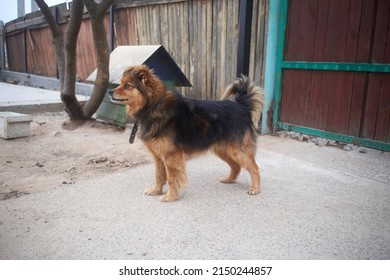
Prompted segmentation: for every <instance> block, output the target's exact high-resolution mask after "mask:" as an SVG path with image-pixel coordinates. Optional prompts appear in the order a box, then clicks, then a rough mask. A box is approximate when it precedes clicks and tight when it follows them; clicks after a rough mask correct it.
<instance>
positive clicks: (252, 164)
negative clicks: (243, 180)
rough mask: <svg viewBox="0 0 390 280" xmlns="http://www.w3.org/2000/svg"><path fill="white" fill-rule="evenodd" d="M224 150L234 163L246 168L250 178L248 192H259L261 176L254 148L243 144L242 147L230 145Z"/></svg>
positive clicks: (252, 193) (253, 193)
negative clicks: (250, 182)
mask: <svg viewBox="0 0 390 280" xmlns="http://www.w3.org/2000/svg"><path fill="white" fill-rule="evenodd" d="M226 151H227V153H228V155H229V156H230V157H231V158H232V159H233V160H234V161H235V162H236V163H238V164H239V165H240V166H241V167H243V168H245V169H246V170H248V172H249V174H250V176H251V179H252V184H251V186H250V188H249V190H248V193H249V194H251V195H255V194H258V193H259V192H260V179H261V178H260V171H259V167H258V166H257V164H256V161H255V150H254V149H251V148H250V147H249V146H244V149H243V148H242V147H236V146H231V147H229V148H228V149H226Z"/></svg>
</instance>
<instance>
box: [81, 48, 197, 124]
mask: <svg viewBox="0 0 390 280" xmlns="http://www.w3.org/2000/svg"><path fill="white" fill-rule="evenodd" d="M142 64H146V65H147V66H148V67H149V68H152V69H153V70H154V73H155V74H156V75H157V76H158V77H159V78H160V79H161V80H162V81H163V83H164V85H165V86H166V87H168V88H169V87H191V86H192V85H191V83H190V82H189V81H188V79H187V77H186V76H185V75H184V73H183V72H182V71H181V70H180V68H179V66H178V65H177V64H176V63H175V61H174V60H173V58H172V57H171V56H170V55H169V53H168V52H167V51H166V49H165V48H164V47H163V46H161V45H147V46H118V47H117V48H116V49H115V50H114V51H113V52H112V53H111V54H110V79H109V86H108V90H110V89H113V88H116V87H117V86H118V85H119V84H120V79H121V77H122V74H123V71H124V70H125V69H126V68H127V67H129V66H139V65H142ZM96 73H97V70H95V71H94V72H93V73H92V74H91V75H90V76H89V77H88V79H87V81H90V82H93V81H95V78H96ZM96 117H97V119H101V120H103V121H107V122H110V123H113V124H115V125H118V126H122V127H125V125H126V122H127V116H126V110H125V106H123V105H118V104H113V103H112V102H111V101H110V97H109V96H108V91H107V93H106V95H105V97H104V99H103V102H102V104H101V105H100V107H99V109H98V110H97V112H96Z"/></svg>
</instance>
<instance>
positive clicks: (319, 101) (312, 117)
mask: <svg viewBox="0 0 390 280" xmlns="http://www.w3.org/2000/svg"><path fill="white" fill-rule="evenodd" d="M332 81H333V72H332V73H325V72H323V71H313V74H312V79H311V98H310V104H309V116H308V126H309V127H313V128H317V129H321V130H326V128H327V122H328V106H329V98H330V93H331V91H332V89H331V88H332Z"/></svg>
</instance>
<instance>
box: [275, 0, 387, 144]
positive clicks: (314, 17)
mask: <svg viewBox="0 0 390 280" xmlns="http://www.w3.org/2000/svg"><path fill="white" fill-rule="evenodd" d="M286 4H287V3H286ZM286 7H287V5H286ZM285 12H286V16H287V25H286V37H285V44H284V56H283V59H282V61H281V68H282V69H281V71H282V78H281V98H279V101H280V103H279V104H278V105H279V106H280V107H279V108H280V115H279V116H278V117H277V125H278V126H279V127H282V128H289V127H305V128H310V129H312V131H317V132H318V131H320V132H329V133H330V134H329V135H331V136H332V135H335V134H341V135H345V136H348V137H347V139H349V140H352V141H355V140H356V139H358V138H360V139H366V140H367V139H368V140H372V141H373V142H372V143H374V142H377V141H379V142H385V143H386V142H387V143H389V142H390V74H389V73H390V65H389V63H390V1H388V0H376V1H372V0H290V1H288V10H286V11H285ZM298 130H299V129H298ZM373 146H375V145H373ZM382 146H383V145H382ZM385 146H387V147H388V145H387V144H385Z"/></svg>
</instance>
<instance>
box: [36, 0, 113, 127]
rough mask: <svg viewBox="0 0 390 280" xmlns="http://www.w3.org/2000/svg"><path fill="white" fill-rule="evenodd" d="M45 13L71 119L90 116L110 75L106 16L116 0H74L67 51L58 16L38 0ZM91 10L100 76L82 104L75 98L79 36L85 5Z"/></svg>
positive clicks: (66, 42) (62, 94) (67, 37)
mask: <svg viewBox="0 0 390 280" xmlns="http://www.w3.org/2000/svg"><path fill="white" fill-rule="evenodd" d="M35 2H36V3H37V4H38V6H39V8H40V9H41V11H42V13H43V15H44V16H45V18H46V20H47V22H48V24H49V26H50V29H51V32H52V35H53V43H54V48H55V53H56V62H57V67H58V73H59V78H60V84H61V100H62V102H63V103H64V105H65V110H66V112H67V113H68V115H69V117H70V119H71V120H84V119H90V118H91V117H92V115H93V114H94V113H95V112H96V110H97V109H98V108H99V106H100V104H101V102H102V100H103V98H104V95H105V93H106V89H107V86H108V79H109V59H110V52H109V47H108V43H107V37H106V30H105V28H104V24H103V19H104V15H105V13H106V12H107V9H108V8H109V7H110V6H111V5H112V3H113V2H114V0H102V1H101V2H100V3H99V4H97V3H96V2H95V0H84V2H83V0H74V1H73V5H72V11H71V17H70V21H69V26H68V31H67V34H66V41H65V51H64V36H63V33H62V31H61V29H60V28H59V26H58V24H57V22H56V19H55V18H54V16H53V15H52V13H51V10H50V8H49V7H48V6H47V4H46V3H45V1H44V0H35ZM84 3H85V6H86V7H87V10H88V12H89V16H90V21H91V26H92V34H93V41H94V45H95V48H96V53H97V58H96V59H97V76H96V80H95V85H94V88H93V91H92V94H91V97H90V99H89V101H88V102H87V103H86V104H85V105H84V106H82V105H81V104H80V103H79V102H78V100H77V98H76V74H77V61H76V54H77V37H78V34H79V31H80V26H81V21H82V16H83V8H84Z"/></svg>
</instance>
